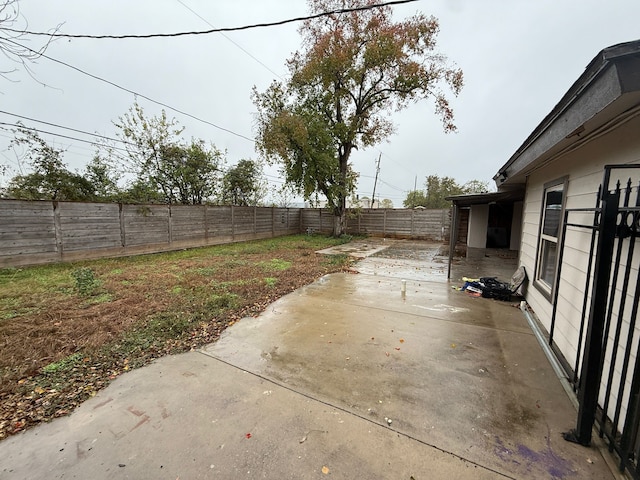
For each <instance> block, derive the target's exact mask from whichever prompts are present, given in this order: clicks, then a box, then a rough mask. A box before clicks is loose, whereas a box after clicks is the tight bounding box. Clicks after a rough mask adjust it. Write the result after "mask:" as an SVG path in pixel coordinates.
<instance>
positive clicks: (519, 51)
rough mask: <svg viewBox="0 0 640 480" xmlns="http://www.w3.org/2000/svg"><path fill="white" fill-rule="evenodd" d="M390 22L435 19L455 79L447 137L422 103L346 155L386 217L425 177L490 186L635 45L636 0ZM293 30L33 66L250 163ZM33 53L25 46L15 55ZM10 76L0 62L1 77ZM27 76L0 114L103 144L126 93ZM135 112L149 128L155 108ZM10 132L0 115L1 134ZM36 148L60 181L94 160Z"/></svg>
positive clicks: (11, 86)
mask: <svg viewBox="0 0 640 480" xmlns="http://www.w3.org/2000/svg"><path fill="white" fill-rule="evenodd" d="M20 9H21V15H22V16H23V17H24V18H25V19H26V20H27V21H28V24H29V25H28V27H29V29H30V30H34V31H46V30H48V29H50V28H52V27H55V26H56V25H58V24H63V25H62V26H61V28H60V31H61V32H63V33H83V34H145V33H159V32H178V31H191V30H205V29H208V28H211V26H214V27H235V26H242V25H250V24H254V23H264V22H272V21H279V20H284V19H288V18H293V17H298V16H304V15H306V14H308V9H307V4H306V1H303V0H233V1H222V0H218V1H210V0H209V1H205V0H135V1H131V0H90V1H87V0H56V1H55V2H52V1H51V0H21V1H20ZM394 12H395V15H396V17H397V18H404V17H408V16H411V15H413V14H415V13H416V12H422V13H425V14H427V15H434V16H435V17H436V18H438V19H439V22H440V34H439V36H438V50H439V51H440V52H441V53H443V54H444V55H446V56H447V57H448V59H449V61H450V62H451V63H452V64H455V65H457V66H459V67H460V68H462V70H463V72H464V77H465V87H464V88H463V90H462V92H461V94H460V95H459V96H458V97H457V98H455V99H454V100H453V102H452V104H453V107H454V110H455V116H456V124H457V126H458V133H455V134H445V133H443V130H442V125H441V123H440V121H439V120H438V118H437V117H436V116H435V115H434V106H433V103H431V102H429V101H422V102H420V103H417V104H415V105H413V106H411V107H410V108H409V109H407V110H405V111H403V112H400V113H394V114H393V119H394V121H395V124H396V130H397V132H396V134H394V135H393V136H391V137H390V138H389V140H388V141H387V142H385V143H382V144H380V145H378V146H376V147H375V148H371V149H368V150H365V151H358V152H355V153H354V155H353V156H352V160H353V167H354V169H355V170H356V171H357V172H359V173H360V179H359V182H358V187H357V193H358V194H359V195H360V196H368V197H371V194H372V190H373V183H374V176H375V164H376V161H377V159H378V157H379V156H380V158H381V161H380V174H379V177H378V185H377V188H376V197H377V198H389V199H391V200H392V201H393V203H394V206H396V207H401V206H402V200H403V199H404V198H405V197H406V193H407V192H408V191H409V190H412V189H413V188H414V184H415V182H416V179H417V185H418V188H421V187H423V185H424V180H425V177H426V176H428V175H431V174H437V175H440V176H450V177H453V178H455V179H456V180H457V181H458V182H459V183H465V182H467V181H469V180H472V179H477V180H483V181H490V180H491V178H492V177H493V175H494V174H495V173H496V171H497V170H498V168H499V167H500V166H501V165H502V164H504V163H505V162H506V161H507V160H508V159H509V157H510V156H511V155H512V154H513V152H515V150H516V149H517V148H518V147H519V146H520V145H521V144H522V142H523V141H524V140H525V138H526V137H527V136H528V135H529V133H531V131H532V130H533V129H534V128H535V127H536V126H537V125H538V123H540V121H542V119H543V117H544V116H545V115H546V114H547V113H549V111H550V110H551V109H552V108H553V107H554V106H555V104H556V103H557V102H558V101H559V100H560V98H561V97H562V95H563V94H564V93H565V92H566V91H567V90H568V88H569V87H570V86H571V84H572V83H573V82H574V81H575V80H576V79H577V78H578V76H579V75H580V74H581V73H582V71H583V70H584V68H585V67H586V66H587V64H588V63H589V62H590V61H591V59H592V58H593V57H595V56H596V54H597V53H598V52H599V51H600V50H602V49H603V48H605V47H607V46H611V45H614V44H617V43H621V42H626V41H630V40H635V39H638V38H640V24H639V23H638V19H639V18H640V1H638V0H608V1H606V2H605V1H604V0H420V1H418V2H415V3H410V4H406V5H401V6H397V7H395V9H394ZM299 26H300V25H299V24H289V25H285V26H278V27H270V28H259V29H253V30H245V31H241V32H230V33H226V34H224V35H223V34H219V33H216V34H211V35H200V36H190V37H180V38H166V39H147V40H88V39H76V40H66V39H63V40H58V41H56V42H54V43H53V44H51V45H50V46H49V48H48V49H47V51H46V55H48V56H50V57H52V58H54V59H56V60H59V61H61V62H64V63H67V64H69V65H71V66H73V67H76V68H78V69H81V70H83V71H85V72H88V73H90V74H92V75H95V76H98V77H101V78H103V79H106V80H108V81H110V82H113V83H116V84H118V85H120V86H122V87H125V88H126V89H129V90H132V91H135V92H137V93H139V94H142V95H145V96H147V97H150V98H152V99H154V100H157V101H159V102H162V103H164V104H167V105H169V106H171V107H174V108H176V109H179V110H181V111H184V112H187V113H189V114H191V115H193V116H196V117H198V118H201V119H203V120H206V121H207V122H210V123H213V124H215V125H217V126H219V127H222V128H224V129H226V130H230V131H232V132H234V133H235V134H238V135H240V136H238V135H234V134H232V133H228V132H226V131H224V130H221V129H218V128H215V127H213V126H211V125H209V124H206V123H203V122H199V121H197V120H194V119H192V118H189V117H187V116H184V115H182V114H179V113H177V112H175V111H172V110H169V109H166V110H167V115H168V116H169V117H175V118H176V119H177V120H178V121H179V122H180V123H181V124H182V125H183V126H185V127H186V130H185V132H184V136H185V137H186V138H187V139H188V138H190V137H196V138H202V139H205V140H206V141H208V142H212V143H214V144H215V145H216V146H217V147H218V148H220V149H223V150H226V151H227V160H228V162H229V164H230V165H232V164H235V163H236V162H237V161H238V160H240V159H243V158H252V159H256V158H258V157H257V153H256V152H255V150H254V144H253V142H251V141H249V140H247V139H245V138H242V136H244V137H249V138H252V137H253V136H254V128H253V121H254V113H255V108H254V106H253V104H252V103H251V99H250V93H251V89H252V87H253V86H254V85H255V86H256V87H257V88H258V89H259V90H260V91H263V90H265V89H266V88H267V86H268V85H269V84H270V83H271V81H272V80H274V79H277V78H278V76H280V77H282V78H286V75H287V70H286V68H285V61H286V59H287V58H289V57H290V56H291V53H293V52H294V51H296V50H298V49H299V47H300V36H299V34H298V32H297V29H298V27H299ZM41 42H42V40H41V39H38V38H31V39H30V41H29V43H28V45H29V46H30V47H31V48H37V47H38V46H39V45H40V44H41ZM13 66H14V65H12V64H10V63H9V62H8V61H7V60H6V59H5V58H4V57H0V70H7V69H8V68H12V67H13ZM31 69H32V72H33V75H34V77H35V80H34V79H32V78H31V77H29V75H27V74H26V72H24V71H18V72H15V73H13V74H11V75H10V76H9V79H10V80H11V81H9V80H7V79H2V78H0V110H2V111H6V112H10V113H12V114H18V115H22V116H25V117H30V118H34V119H37V120H43V121H46V122H50V123H55V124H59V125H63V126H66V127H71V128H76V129H79V130H85V131H89V132H96V133H99V134H101V135H107V136H114V135H115V128H114V127H113V125H112V123H111V122H112V121H113V120H115V119H117V118H118V117H119V116H121V115H123V114H124V113H125V112H127V110H128V109H129V107H130V106H131V105H132V104H133V102H134V96H133V95H132V94H130V93H127V92H125V91H122V90H119V89H117V88H115V87H114V86H112V85H108V84H106V83H103V82H100V81H98V80H96V79H94V78H91V77H89V76H87V75H84V74H82V73H80V72H78V71H77V70H74V69H72V68H69V67H66V66H63V65H61V64H59V63H55V62H53V61H51V60H48V59H45V58H41V59H40V60H38V62H37V63H36V64H34V65H32V66H31ZM42 84H45V85H46V87H45V86H43V85H42ZM138 101H139V103H140V104H141V105H142V106H143V108H144V109H145V112H147V113H148V114H149V115H150V116H151V115H157V114H159V113H160V111H161V109H162V107H160V106H158V105H156V104H154V103H151V102H149V101H147V100H145V99H142V98H138ZM16 120H18V119H17V118H16V117H13V116H10V115H6V114H4V113H2V114H0V122H6V123H14V122H15V121H16ZM24 123H25V124H26V125H27V126H33V127H37V128H40V129H43V130H51V131H54V129H53V127H48V126H45V125H42V124H38V123H35V122H30V121H27V120H24ZM55 131H56V132H59V133H63V134H68V135H71V136H77V137H83V138H87V139H89V140H91V138H90V137H87V136H83V135H79V134H75V133H70V132H65V131H63V130H59V129H55ZM42 136H43V137H44V138H46V139H47V140H49V141H50V142H51V143H53V144H55V145H56V146H57V147H61V148H65V149H67V153H66V154H65V157H64V159H65V161H66V162H67V164H68V165H69V167H70V168H71V169H72V170H75V169H79V170H80V169H82V168H83V167H84V164H85V163H86V162H88V161H89V160H90V159H91V158H92V156H93V153H94V151H95V148H93V147H92V146H91V145H89V144H83V143H80V142H77V141H73V140H67V139H63V138H59V137H54V136H49V135H42ZM10 137H11V134H10V133H8V132H6V131H2V130H0V162H2V163H10V165H12V166H14V167H15V163H14V156H13V154H12V153H11V152H9V151H7V150H6V148H7V144H8V142H9V139H10ZM13 173H15V172H13ZM266 173H267V175H268V177H267V178H268V179H269V181H270V182H272V185H278V182H280V181H281V180H278V171H277V168H275V167H273V168H269V169H267V171H266ZM492 186H494V185H493V183H492Z"/></svg>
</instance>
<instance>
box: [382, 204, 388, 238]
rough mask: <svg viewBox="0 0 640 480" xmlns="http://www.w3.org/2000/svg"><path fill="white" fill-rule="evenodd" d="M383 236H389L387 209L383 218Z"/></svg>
mask: <svg viewBox="0 0 640 480" xmlns="http://www.w3.org/2000/svg"><path fill="white" fill-rule="evenodd" d="M382 235H383V236H385V237H386V236H387V209H386V208H385V209H384V213H383V217H382Z"/></svg>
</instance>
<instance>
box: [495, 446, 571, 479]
mask: <svg viewBox="0 0 640 480" xmlns="http://www.w3.org/2000/svg"><path fill="white" fill-rule="evenodd" d="M495 442H496V446H495V450H494V451H495V454H496V456H497V457H498V458H500V460H502V461H503V462H505V463H512V464H515V465H522V466H523V467H524V468H526V469H527V471H529V472H531V471H532V470H533V469H536V470H538V471H539V470H540V469H542V470H546V471H547V473H548V474H549V475H550V478H552V479H555V480H562V479H565V478H567V477H574V476H576V475H577V473H576V471H575V470H574V469H573V465H572V464H571V462H570V461H568V460H565V459H563V458H560V457H559V456H558V455H556V454H555V453H554V452H553V450H551V442H550V441H549V439H547V448H546V449H545V450H544V451H542V452H536V451H533V450H531V449H530V448H529V447H527V446H525V445H517V446H516V447H514V448H509V447H507V446H506V445H505V444H504V442H503V441H502V440H501V439H500V438H498V437H496V438H495Z"/></svg>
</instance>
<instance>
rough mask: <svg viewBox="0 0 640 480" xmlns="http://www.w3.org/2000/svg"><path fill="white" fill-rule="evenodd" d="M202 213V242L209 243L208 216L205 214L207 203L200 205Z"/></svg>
mask: <svg viewBox="0 0 640 480" xmlns="http://www.w3.org/2000/svg"><path fill="white" fill-rule="evenodd" d="M202 211H203V213H202V214H203V215H204V243H206V244H207V245H209V216H208V215H207V204H206V203H205V204H204V205H202Z"/></svg>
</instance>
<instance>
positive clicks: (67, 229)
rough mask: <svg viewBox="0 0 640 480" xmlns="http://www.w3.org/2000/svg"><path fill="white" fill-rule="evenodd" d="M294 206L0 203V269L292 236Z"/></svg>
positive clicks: (296, 227)
mask: <svg viewBox="0 0 640 480" xmlns="http://www.w3.org/2000/svg"><path fill="white" fill-rule="evenodd" d="M300 231H301V226H300V209H297V208H266V207H264V208H263V207H232V206H220V207H218V206H215V207H212V206H207V205H190V206H183V205H125V204H117V203H115V204H114V203H76V202H50V201H41V202H40V201H21V200H5V199H3V200H0V267H8V266H19V265H31V264H42V263H54V262H67V261H74V260H84V259H89V258H101V257H117V256H125V255H135V254H142V253H154V252H163V251H169V250H179V249H183V248H193V247H201V246H206V245H216V244H222V243H231V242H239V241H244V240H252V239H259V238H270V237H276V236H282V235H291V234H295V233H299V232H300Z"/></svg>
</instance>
